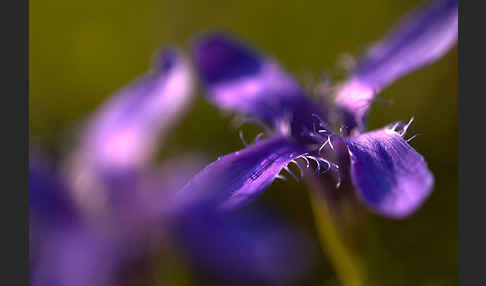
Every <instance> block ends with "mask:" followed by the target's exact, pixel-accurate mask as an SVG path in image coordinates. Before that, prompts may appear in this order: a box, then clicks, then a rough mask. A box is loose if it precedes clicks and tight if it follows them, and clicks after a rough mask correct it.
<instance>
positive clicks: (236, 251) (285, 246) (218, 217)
mask: <svg viewBox="0 0 486 286" xmlns="http://www.w3.org/2000/svg"><path fill="white" fill-rule="evenodd" d="M175 237H176V238H177V240H176V241H177V243H178V246H179V247H180V248H181V250H182V251H183V253H184V254H185V255H186V256H187V257H188V258H189V261H190V263H191V264H192V265H193V266H194V267H195V268H196V270H198V272H199V273H201V274H202V275H205V276H206V277H209V278H211V280H222V281H224V282H226V283H229V284H231V285H294V284H296V283H298V282H302V279H303V278H304V277H305V274H307V273H308V271H309V270H310V268H311V266H312V259H313V258H314V256H313V255H312V253H313V252H314V251H315V249H313V246H315V245H313V244H312V241H310V238H309V237H307V236H306V235H304V233H303V232H302V231H300V230H299V229H298V228H296V227H295V226H293V225H291V224H287V223H285V222H284V221H283V220H282V219H281V218H280V217H277V216H275V215H274V214H272V213H270V212H268V211H267V212H262V211H261V209H257V208H251V209H246V208H245V209H240V210H238V211H237V212H234V211H231V212H225V213H218V212H211V211H209V212H208V211H199V212H198V211H195V212H191V211H190V212H186V213H184V216H182V217H180V218H179V221H178V224H177V226H176V228H175Z"/></svg>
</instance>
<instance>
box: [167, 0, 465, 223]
mask: <svg viewBox="0 0 486 286" xmlns="http://www.w3.org/2000/svg"><path fill="white" fill-rule="evenodd" d="M457 13H458V7H457V1H453V0H446V1H444V0H441V1H436V2H434V3H432V4H430V5H428V6H425V7H423V8H422V9H421V10H419V11H417V12H415V13H413V14H411V15H409V16H408V17H407V18H406V19H405V20H404V21H403V22H402V23H401V24H400V25H399V26H398V28H396V29H394V30H393V32H392V33H391V34H390V35H389V36H387V37H386V38H385V39H384V40H383V41H381V42H379V43H378V44H376V45H375V46H374V47H373V48H372V49H371V50H370V51H369V53H368V54H367V55H366V56H365V57H364V59H363V60H362V61H361V62H360V63H359V64H358V66H357V68H356V69H355V71H354V72H353V73H352V74H351V76H350V78H349V80H348V81H346V82H345V83H344V84H343V85H342V86H341V88H340V89H339V91H338V92H337V97H336V101H335V104H336V108H335V109H332V108H331V107H327V108H326V109H324V108H321V107H320V106H319V105H317V104H316V103H314V102H312V101H311V100H310V99H309V98H307V97H306V96H305V95H304V92H303V91H302V90H301V89H300V88H299V87H298V85H297V84H296V83H295V82H294V81H293V80H292V78H291V77H290V76H289V75H287V74H286V73H285V72H284V71H282V70H281V69H280V68H279V67H278V65H277V64H276V63H275V62H274V61H273V60H269V59H265V58H263V57H262V56H261V55H259V54H258V53H257V52H255V51H253V50H251V49H248V48H246V47H244V46H243V45H242V44H241V43H239V42H238V41H236V40H232V39H230V38H229V37H226V36H223V35H211V36H207V37H204V38H202V39H200V40H199V41H198V42H197V43H196V44H195V46H194V49H193V58H194V60H195V63H196V66H197V69H198V71H199V74H200V76H201V78H202V82H203V84H204V85H205V88H206V90H207V95H208V98H209V100H210V101H212V102H213V103H214V104H216V105H217V106H219V107H221V108H222V109H226V110H232V111H236V112H239V113H242V114H243V115H245V116H250V117H251V120H252V121H254V122H258V123H260V125H262V126H263V129H264V130H265V131H266V135H268V136H269V138H268V139H265V140H261V141H259V142H256V143H254V144H251V145H250V146H248V147H246V148H245V149H243V150H241V151H238V152H235V153H232V154H229V155H226V156H224V157H222V158H218V160H217V161H215V162H213V163H212V164H210V165H209V166H207V167H206V168H205V169H204V170H203V171H201V172H200V173H199V174H197V175H196V176H195V177H194V178H193V179H192V180H191V181H190V182H189V183H188V184H187V185H186V186H185V187H184V189H183V190H182V191H181V192H179V194H178V197H177V200H176V201H178V202H179V203H186V204H190V203H191V202H192V201H196V202H197V203H201V202H202V201H205V202H206V203H208V204H217V205H219V206H220V207H221V208H223V209H228V208H232V207H235V206H237V205H240V204H242V203H245V202H247V201H249V200H251V199H253V198H254V197H255V196H256V195H258V194H259V193H260V192H262V191H263V190H264V189H265V188H266V187H267V186H269V185H270V184H271V182H272V181H273V180H274V179H275V178H279V177H281V175H279V173H280V172H281V170H282V169H285V170H287V171H288V172H290V169H288V165H289V164H290V163H295V164H296V165H297V167H298V168H299V169H300V171H301V173H304V171H303V168H302V167H301V166H300V165H299V163H298V162H299V161H297V160H298V159H300V162H301V163H305V164H306V166H307V167H309V166H310V165H311V164H315V165H316V173H318V174H321V173H324V172H327V171H329V172H331V173H332V174H334V177H335V178H334V179H333V180H335V181H336V183H334V185H336V187H339V184H340V182H341V181H342V179H345V178H349V177H351V180H352V185H353V186H354V189H355V190H356V192H357V194H358V196H359V198H360V199H361V200H362V201H363V202H364V203H365V204H366V205H367V206H368V207H369V208H370V209H371V210H373V211H375V212H377V213H379V214H381V215H384V216H386V217H390V218H404V217H406V216H408V215H410V214H411V213H413V212H414V211H415V210H416V209H417V208H418V207H419V206H420V205H421V204H422V203H423V202H424V200H425V199H426V198H427V197H428V195H429V193H430V192H431V190H432V186H433V181H434V180H433V176H432V174H431V172H430V171H429V169H428V168H427V165H426V163H425V161H424V159H423V157H422V156H421V155H420V154H418V153H417V152H416V151H415V150H414V149H413V148H412V147H411V146H410V145H409V144H408V143H407V142H408V141H409V140H410V139H411V138H410V139H404V136H405V133H406V131H407V129H408V127H409V125H410V124H411V121H410V122H408V123H406V124H405V123H403V122H398V123H395V124H392V125H390V126H387V127H385V128H383V129H380V130H376V131H371V132H365V133H361V132H362V129H363V128H362V127H363V126H364V122H363V121H364V116H365V114H366V111H367V110H368V108H369V105H370V103H371V100H372V98H373V96H374V94H375V92H377V91H380V90H381V89H383V88H385V87H386V86H387V85H389V84H391V82H393V81H394V80H396V79H398V78H399V77H400V76H403V75H405V74H407V73H409V72H412V71H414V70H416V69H417V68H419V67H422V66H424V65H427V64H430V63H432V62H434V61H435V60H437V59H439V58H440V57H441V56H442V55H444V54H445V53H446V52H447V51H448V50H450V49H451V48H452V47H453V46H454V45H455V43H456V41H457ZM335 110H337V112H338V113H339V115H340V118H341V119H342V121H341V123H340V124H341V126H342V127H347V128H348V130H349V133H350V134H351V135H350V136H344V135H343V134H341V132H339V134H336V133H335V132H333V131H332V130H331V128H330V127H329V125H328V122H330V120H331V116H330V112H329V111H335ZM260 137H261V136H258V138H256V139H257V140H255V141H258V139H259V138H260ZM244 143H245V142H244ZM311 162H313V163H311ZM292 175H293V174H292ZM194 194H197V195H198V198H197V199H195V197H194Z"/></svg>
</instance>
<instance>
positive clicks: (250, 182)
mask: <svg viewBox="0 0 486 286" xmlns="http://www.w3.org/2000/svg"><path fill="white" fill-rule="evenodd" d="M302 153H303V152H302V151H301V150H300V148H299V147H298V146H296V145H295V144H293V143H292V142H290V141H289V140H288V139H287V138H282V137H275V138H272V139H267V140H262V141H259V142H257V143H255V144H254V145H251V146H249V147H247V148H245V149H243V150H241V151H237V152H235V153H232V154H229V155H226V156H224V157H220V158H218V160H217V161H215V162H213V163H211V164H210V165H208V166H207V167H206V168H205V169H204V170H202V171H201V172H199V173H198V174H197V175H196V176H194V178H193V179H192V180H191V181H189V182H188V183H187V184H186V185H185V186H184V188H183V189H182V190H181V191H179V192H178V193H177V194H176V195H175V196H174V202H173V204H172V205H173V207H175V208H176V211H177V210H178V209H184V207H185V206H187V205H192V204H209V205H212V206H214V207H218V206H220V207H222V208H225V209H227V208H233V207H236V206H237V205H241V204H243V203H245V202H247V201H249V200H251V199H253V198H254V197H256V195H258V194H259V193H260V192H261V191H263V190H264V189H265V188H266V187H268V186H269V185H270V184H271V182H272V181H273V179H274V178H275V177H276V176H277V175H278V173H279V172H280V171H281V170H282V168H284V167H285V166H286V165H287V164H288V163H289V162H290V161H292V160H294V159H296V158H297V157H298V156H300V155H301V154H302Z"/></svg>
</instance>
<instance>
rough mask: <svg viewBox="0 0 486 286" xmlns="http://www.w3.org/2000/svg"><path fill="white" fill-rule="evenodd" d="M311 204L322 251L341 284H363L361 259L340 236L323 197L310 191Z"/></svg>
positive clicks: (352, 285) (346, 285)
mask: <svg viewBox="0 0 486 286" xmlns="http://www.w3.org/2000/svg"><path fill="white" fill-rule="evenodd" d="M310 193H311V200H310V201H311V205H312V211H313V213H314V218H315V222H316V226H317V229H318V233H319V238H320V242H321V245H322V248H323V251H324V252H325V254H326V255H328V257H329V259H330V261H331V263H332V265H333V266H334V269H335V271H336V273H337V276H338V278H339V280H340V281H341V283H342V285H343V286H364V285H365V281H364V279H365V277H364V274H365V273H364V269H363V264H362V261H361V259H360V257H359V255H357V254H356V253H355V251H353V250H352V249H351V247H350V245H347V243H346V242H345V241H344V240H343V238H342V233H340V231H339V229H338V227H337V225H336V221H335V220H334V219H333V217H332V215H331V213H330V210H329V207H328V205H327V203H326V202H325V201H324V199H323V198H322V197H321V196H319V194H317V193H316V192H313V191H311V192H310Z"/></svg>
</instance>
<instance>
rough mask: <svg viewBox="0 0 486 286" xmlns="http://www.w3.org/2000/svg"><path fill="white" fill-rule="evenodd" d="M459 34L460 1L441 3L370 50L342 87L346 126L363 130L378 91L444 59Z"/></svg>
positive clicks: (442, 0) (406, 21)
mask: <svg viewBox="0 0 486 286" xmlns="http://www.w3.org/2000/svg"><path fill="white" fill-rule="evenodd" d="M457 35H458V4H457V0H438V1H435V2H432V3H430V4H428V5H426V6H424V7H422V8H421V9H419V10H417V11H415V12H413V13H411V14H410V15H408V16H407V17H406V18H405V19H404V20H403V21H401V23H400V24H399V25H398V26H397V27H395V28H394V29H393V30H392V31H391V32H390V33H389V35H388V36H386V37H385V38H384V39H383V40H382V41H380V42H378V43H377V44H375V45H374V46H373V47H372V48H371V49H370V51H369V52H368V53H367V55H366V56H365V57H364V58H363V59H362V60H361V61H360V63H359V64H358V66H357V68H356V70H355V71H354V73H353V75H352V76H351V78H350V79H349V80H348V81H347V82H345V83H344V84H343V85H342V87H341V89H340V91H339V92H338V95H337V98H336V104H337V105H338V106H340V107H341V108H342V109H343V112H344V113H345V114H344V116H345V118H344V120H345V124H347V125H348V127H349V128H354V127H355V126H358V127H362V125H363V124H364V123H363V120H364V117H365V116H366V112H367V110H368V108H369V106H370V104H371V101H372V100H373V97H374V95H375V94H376V93H377V92H380V91H381V90H382V89H384V88H385V87H387V86H388V85H389V84H391V83H392V82H393V81H395V80H396V79H398V78H400V77H402V76H404V75H406V74H408V73H411V72H413V71H415V70H416V69H418V68H421V67H423V66H425V65H428V64H431V63H433V62H435V61H436V60H438V59H439V58H441V57H442V56H443V55H445V54H446V53H447V52H448V51H449V50H450V49H451V48H452V47H454V46H455V44H456V42H457ZM346 117H347V118H346Z"/></svg>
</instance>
